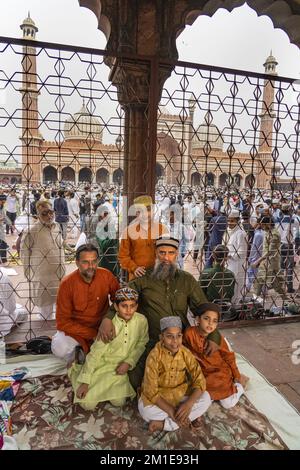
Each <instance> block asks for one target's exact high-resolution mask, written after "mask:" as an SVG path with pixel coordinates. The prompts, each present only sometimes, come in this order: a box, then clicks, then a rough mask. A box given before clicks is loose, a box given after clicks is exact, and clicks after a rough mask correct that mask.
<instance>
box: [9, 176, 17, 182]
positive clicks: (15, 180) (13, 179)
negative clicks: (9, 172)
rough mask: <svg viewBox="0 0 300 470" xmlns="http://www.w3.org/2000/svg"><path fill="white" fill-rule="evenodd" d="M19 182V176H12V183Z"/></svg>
mask: <svg viewBox="0 0 300 470" xmlns="http://www.w3.org/2000/svg"><path fill="white" fill-rule="evenodd" d="M17 182H18V180H17V178H16V177H15V176H12V177H11V178H10V183H11V184H16V183H17Z"/></svg>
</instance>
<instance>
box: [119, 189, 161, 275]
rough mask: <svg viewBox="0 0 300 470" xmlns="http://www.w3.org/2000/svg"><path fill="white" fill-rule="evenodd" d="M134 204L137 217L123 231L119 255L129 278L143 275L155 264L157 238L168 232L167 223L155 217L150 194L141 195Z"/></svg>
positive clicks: (122, 266)
mask: <svg viewBox="0 0 300 470" xmlns="http://www.w3.org/2000/svg"><path fill="white" fill-rule="evenodd" d="M134 204H135V206H136V215H137V217H136V219H135V220H134V221H133V222H132V223H131V224H130V225H129V226H128V227H126V229H125V230H124V231H123V233H122V235H121V241H120V248H119V255H118V259H119V262H120V265H121V268H122V269H125V271H127V272H128V275H129V280H131V279H134V278H135V277H141V276H143V275H144V274H145V273H146V269H147V268H152V267H153V266H154V264H155V258H156V252H155V240H156V239H157V238H159V237H160V236H161V235H163V234H167V233H168V229H167V227H166V226H165V225H163V224H161V223H159V222H155V221H154V219H153V211H152V198H151V197H150V196H139V197H137V198H136V199H135V200H134Z"/></svg>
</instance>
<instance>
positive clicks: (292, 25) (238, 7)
mask: <svg viewBox="0 0 300 470" xmlns="http://www.w3.org/2000/svg"><path fill="white" fill-rule="evenodd" d="M187 3H189V2H187ZM196 3H197V2H196ZM226 10H227V11H226ZM247 11H248V12H250V13H251V14H252V17H255V19H256V20H258V21H261V20H264V18H268V19H270V20H271V22H272V23H271V24H270V22H269V21H268V22H266V25H267V27H269V28H273V29H275V28H278V29H279V34H280V33H281V31H284V32H285V33H286V34H287V36H288V38H289V41H290V42H291V43H292V44H296V45H297V46H298V47H299V48H300V35H299V31H300V14H299V7H298V5H297V4H296V2H295V3H294V4H293V3H292V2H289V1H288V0H248V1H247V3H246V2H245V1H244V0H238V1H237V0H228V1H226V2H215V1H212V0H205V1H204V2H202V4H201V7H200V5H199V7H198V8H197V9H196V8H195V2H193V1H190V6H189V5H188V6H186V5H185V6H184V8H182V12H181V18H180V21H178V23H177V25H176V27H177V30H176V32H177V34H176V38H177V39H178V38H179V36H180V42H181V44H182V43H184V42H185V40H186V37H185V36H184V33H186V31H187V30H189V29H191V28H185V27H186V26H187V25H189V26H191V25H193V24H194V23H197V27H198V29H199V30H200V29H202V30H203V29H204V28H203V25H204V26H205V25H206V24H208V23H210V24H211V19H214V18H216V17H217V16H218V18H221V20H222V19H223V23H224V17H228V15H229V13H231V14H234V15H235V17H236V18H237V20H236V24H235V26H236V30H239V31H240V30H241V31H242V27H243V24H242V23H241V21H243V20H244V18H245V15H244V16H243V13H245V12H247ZM241 13H242V16H240V15H241ZM215 14H216V15H215ZM214 15H215V17H214ZM209 17H210V18H209ZM213 17H214V18H213ZM199 21H201V24H199ZM239 23H240V24H239ZM194 26H195V27H196V24H195V25H194ZM231 27H233V26H232V25H230V27H229V28H228V29H230V28H231ZM250 27H252V24H251V25H250ZM251 29H252V30H253V27H252V28H251ZM280 30H281V31H280ZM205 34H206V31H203V35H204V36H203V37H205ZM252 34H253V36H254V37H255V31H253V32H252ZM183 39H184V40H183ZM201 39H202V37H201ZM201 39H200V44H201ZM253 42H255V41H253ZM177 46H179V41H178V42H177ZM182 47H184V46H182ZM178 48H179V47H178ZM194 49H196V48H194ZM199 49H200V48H199ZM202 50H203V49H201V51H202ZM241 50H242V51H243V47H242V48H241ZM179 58H180V59H181V60H188V59H189V60H193V61H194V60H195V59H193V58H191V57H189V58H187V57H183V55H182V54H180V51H179ZM205 59H206V58H205ZM196 61H197V60H196ZM210 63H211V61H210ZM216 65H217V64H216ZM220 65H221V64H220ZM228 66H229V67H234V68H237V67H236V64H232V63H230V64H228Z"/></svg>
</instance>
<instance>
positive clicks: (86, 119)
mask: <svg viewBox="0 0 300 470" xmlns="http://www.w3.org/2000/svg"><path fill="white" fill-rule="evenodd" d="M102 133H103V129H102V126H101V124H100V121H99V119H97V118H95V117H93V116H92V115H91V114H90V112H89V111H88V109H87V107H86V106H85V104H83V105H82V108H81V109H80V111H78V113H75V114H74V116H72V117H71V118H69V119H67V120H66V122H65V125H64V135H65V140H86V139H91V138H94V139H95V141H97V142H98V143H101V142H102Z"/></svg>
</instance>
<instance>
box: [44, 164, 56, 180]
mask: <svg viewBox="0 0 300 470" xmlns="http://www.w3.org/2000/svg"><path fill="white" fill-rule="evenodd" d="M43 180H44V183H55V182H56V181H57V169H56V168H54V167H53V166H50V165H49V166H46V167H45V168H44V169H43Z"/></svg>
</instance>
